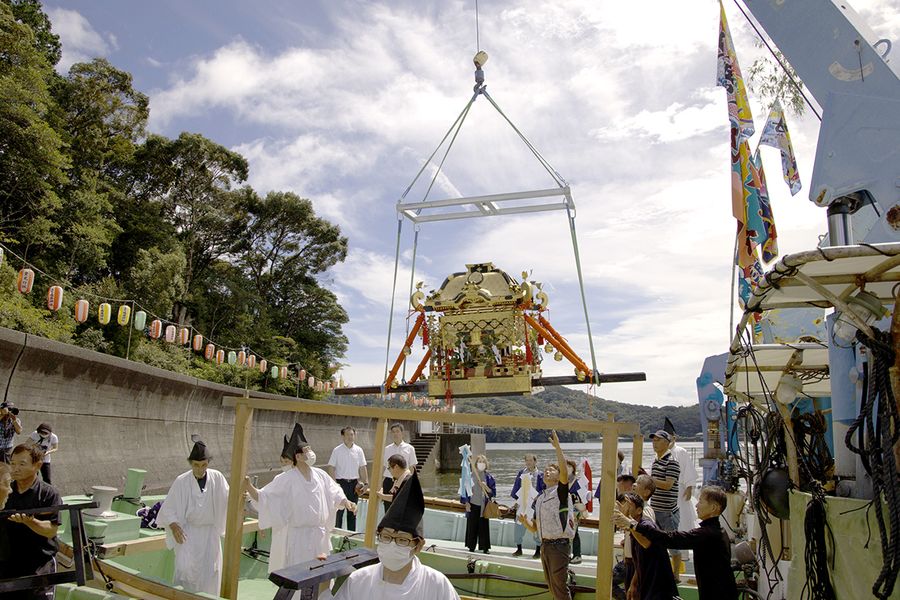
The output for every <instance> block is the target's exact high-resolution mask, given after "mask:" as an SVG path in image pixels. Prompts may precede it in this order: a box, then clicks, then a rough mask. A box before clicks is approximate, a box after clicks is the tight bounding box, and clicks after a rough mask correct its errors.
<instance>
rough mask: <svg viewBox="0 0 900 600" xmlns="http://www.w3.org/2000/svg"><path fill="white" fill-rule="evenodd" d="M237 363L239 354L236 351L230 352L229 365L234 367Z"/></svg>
mask: <svg viewBox="0 0 900 600" xmlns="http://www.w3.org/2000/svg"><path fill="white" fill-rule="evenodd" d="M236 362H237V353H236V352H235V351H234V350H229V351H228V364H229V365H233V364H234V363H236Z"/></svg>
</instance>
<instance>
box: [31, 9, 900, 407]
mask: <svg viewBox="0 0 900 600" xmlns="http://www.w3.org/2000/svg"><path fill="white" fill-rule="evenodd" d="M852 5H853V7H854V8H855V9H856V10H857V11H858V12H859V13H860V14H861V15H862V17H863V19H864V20H865V21H867V23H868V24H869V26H870V27H871V28H872V29H873V30H874V31H875V33H876V34H877V36H878V37H884V38H889V39H892V40H898V38H900V5H898V4H897V3H896V1H895V0H854V1H853V2H852ZM478 9H479V14H478V24H479V27H478V32H477V35H476V23H475V2H474V0H466V1H462V0H391V1H384V2H375V1H365V0H318V1H317V0H301V1H297V0H270V1H267V2H265V3H251V2H240V1H237V0H192V1H191V2H185V1H184V0H155V1H154V2H139V1H137V0H118V1H112V0H68V1H66V2H58V1H57V2H52V1H48V2H46V3H45V10H46V11H47V12H48V14H49V15H50V18H51V21H52V23H53V29H54V31H55V32H56V33H57V34H58V35H59V36H60V38H61V40H62V43H63V56H62V61H61V62H60V64H59V66H58V69H59V70H60V71H61V72H63V73H65V72H66V71H67V70H68V68H69V67H70V66H71V65H72V64H74V63H76V62H79V61H83V60H89V59H90V58H92V57H97V56H102V57H105V58H107V59H108V60H109V61H110V62H112V63H113V64H114V65H115V66H117V67H118V68H121V69H124V70H127V71H129V72H131V73H132V74H133V76H134V85H135V87H136V88H137V89H139V90H141V91H142V92H144V93H146V94H147V95H148V96H149V97H150V123H149V130H150V131H151V132H153V133H158V134H162V135H166V136H169V137H176V136H177V135H178V134H179V133H180V132H182V131H191V132H199V133H201V134H203V135H205V136H207V137H209V138H210V139H212V140H214V141H216V142H218V143H220V144H223V145H225V146H227V147H229V148H232V149H233V150H236V151H238V152H240V153H241V154H243V155H244V156H245V157H247V159H248V160H249V162H250V179H249V184H250V185H252V186H253V187H254V189H256V190H257V191H258V192H260V193H263V194H265V193H266V192H268V191H273V190H277V191H293V192H295V193H297V194H298V195H300V196H302V197H306V198H309V199H310V200H311V201H312V202H313V205H314V206H315V209H316V211H317V213H318V214H320V215H322V216H324V217H326V218H328V219H329V220H332V221H334V222H335V223H337V224H339V225H340V227H341V229H342V231H343V233H344V235H346V236H347V237H348V238H349V253H348V257H347V260H346V261H345V262H344V263H342V264H341V265H339V266H338V267H336V268H334V269H333V270H332V271H330V272H329V273H328V274H327V275H326V277H324V278H323V280H322V284H323V285H325V286H326V287H328V288H329V289H331V290H333V291H334V292H335V293H336V294H337V295H338V297H339V299H340V302H341V304H342V305H343V306H344V308H345V309H346V310H347V312H348V314H349V317H350V322H349V323H348V324H347V325H346V327H345V333H346V334H347V336H348V338H349V341H350V345H349V351H348V353H347V355H346V357H345V358H344V359H343V360H342V364H343V365H344V366H343V370H342V372H341V374H342V376H343V378H344V379H345V381H346V382H347V383H348V384H350V385H373V384H378V383H380V382H381V380H382V379H383V375H384V370H385V358H386V356H385V354H386V353H385V349H386V342H387V339H388V316H389V314H390V302H391V295H392V294H391V284H392V280H393V272H394V264H395V260H394V252H395V244H396V239H397V238H396V236H397V222H398V221H397V214H396V209H395V207H396V203H397V201H398V200H399V199H400V197H401V195H402V194H403V192H404V190H405V189H406V188H407V186H408V185H409V184H410V182H411V181H412V180H413V177H414V176H415V175H416V173H417V172H418V171H419V170H420V169H421V168H422V166H423V165H424V164H425V161H426V159H427V158H428V156H429V155H430V154H431V153H432V151H434V149H435V148H436V147H437V145H438V143H439V142H440V140H441V139H442V137H443V136H444V134H445V133H446V132H447V130H448V129H449V127H450V125H451V124H452V123H453V122H454V120H455V119H456V118H457V116H458V115H459V114H460V111H462V109H463V107H464V106H465V105H466V103H467V102H468V101H469V99H470V97H471V95H472V86H473V85H474V80H473V65H472V57H473V56H474V54H475V52H476V50H477V47H476V42H478V43H480V48H481V49H482V50H485V51H486V52H487V53H488V54H489V56H490V58H489V60H488V62H487V64H486V65H485V75H486V83H487V87H488V92H489V93H490V95H491V97H492V98H494V100H495V101H496V102H497V103H498V104H499V106H500V107H501V108H502V109H503V112H504V113H505V114H506V115H507V116H508V117H509V118H510V120H511V121H512V122H513V123H514V124H515V125H516V126H517V127H518V128H519V129H520V130H521V131H522V133H523V134H524V135H525V136H526V137H527V138H528V139H529V140H530V141H531V143H532V144H533V145H534V146H535V147H536V148H537V149H538V150H539V151H540V153H541V154H542V155H543V156H544V158H545V159H546V160H547V161H548V162H549V163H550V164H551V165H552V166H553V167H554V168H555V169H556V171H557V172H559V173H560V174H561V175H562V176H563V177H564V178H565V179H566V181H568V183H569V184H570V186H571V189H572V195H573V199H574V201H575V204H576V207H577V213H576V214H577V216H576V219H575V222H576V228H577V236H578V245H579V251H580V256H581V260H582V268H583V273H584V280H585V295H586V299H587V305H588V309H589V314H590V324H591V329H592V333H593V341H594V347H595V349H596V360H597V367H598V369H599V370H600V371H601V372H605V373H617V372H632V371H642V372H645V373H646V374H647V381H646V382H641V383H618V384H606V385H603V386H601V387H600V388H599V389H598V390H597V393H598V394H599V395H600V396H603V397H604V398H608V399H611V400H617V401H621V402H629V403H634V404H644V405H653V406H662V405H673V404H674V405H689V404H694V403H696V401H697V400H696V387H695V379H696V377H697V376H698V375H699V371H700V367H701V365H702V363H703V359H704V358H705V357H706V356H708V355H712V354H719V353H722V352H725V351H727V348H728V343H729V341H730V337H731V336H730V331H729V319H730V314H729V311H730V309H729V306H730V299H731V296H732V294H731V258H732V252H733V245H734V231H735V222H734V219H733V217H732V216H731V210H730V206H731V205H730V187H729V186H730V179H729V177H730V170H729V150H728V143H729V137H728V136H729V133H728V121H727V110H726V103H725V91H724V89H722V88H718V87H715V74H716V45H717V35H718V21H719V6H718V3H717V2H714V1H713V0H702V1H700V0H695V1H692V2H659V1H655V0H650V1H647V2H621V1H618V0H557V1H554V2H547V1H545V0H480V2H479V3H478ZM725 10H726V12H727V14H728V19H729V23H730V26H731V31H732V36H733V37H734V43H735V46H736V49H737V53H738V58H739V61H740V64H741V65H742V67H743V69H744V71H745V72H746V71H747V70H748V69H749V67H750V65H751V64H752V63H753V61H754V60H755V59H756V58H758V57H760V56H762V53H763V52H764V51H765V50H764V49H761V48H760V47H758V45H757V44H755V40H756V36H755V33H754V32H753V30H752V29H751V27H750V26H749V24H748V23H747V21H746V20H745V19H744V17H743V16H742V15H741V14H740V12H738V10H737V9H736V7H735V5H734V4H733V3H732V2H727V3H726V6H725ZM751 105H752V108H753V113H754V118H755V123H756V129H757V136H756V137H755V138H754V139H753V143H754V144H755V141H756V139H758V136H759V132H760V131H761V130H762V127H763V124H764V123H765V119H766V116H767V107H766V106H764V105H763V101H762V100H761V99H760V98H759V97H758V96H756V95H755V94H753V93H752V92H751ZM788 127H789V129H790V132H791V136H792V140H793V143H794V148H795V152H796V155H797V162H798V167H799V171H800V176H801V180H802V182H803V190H801V192H800V193H799V194H797V195H796V196H793V197H791V195H790V192H789V190H788V187H787V185H786V184H785V183H784V182H783V181H782V179H781V174H780V171H781V162H780V155H779V153H778V151H777V150H775V149H774V148H767V147H763V148H762V150H761V152H762V157H763V163H764V166H765V169H766V171H767V178H768V183H769V191H770V195H771V198H772V204H773V210H774V213H775V219H776V224H777V228H778V234H779V238H778V244H779V249H780V251H781V254H782V255H784V254H790V253H793V252H799V251H803V250H808V249H810V248H813V247H814V246H815V245H816V244H817V243H818V239H819V236H820V235H821V234H823V233H824V232H825V228H826V223H825V212H824V210H823V209H819V208H817V207H815V206H814V205H813V204H812V203H811V202H810V201H809V199H808V193H809V192H808V184H809V180H810V175H811V173H812V166H813V160H814V155H815V144H816V138H817V135H818V120H817V119H816V118H815V117H814V116H813V115H812V114H811V112H810V111H807V113H806V115H804V116H801V117H796V116H788ZM433 173H434V168H433V166H429V167H427V168H426V174H427V175H428V177H426V179H427V180H429V181H430V176H431V175H433ZM426 184H427V181H425V183H423V182H422V181H420V182H419V183H418V184H417V185H416V186H414V187H413V188H412V190H411V191H410V193H409V194H408V195H407V197H406V199H407V201H421V200H423V199H425V193H426V188H427V185H426ZM553 185H554V183H553V180H552V179H551V178H550V177H549V176H548V175H547V174H546V172H544V171H543V169H542V168H541V166H540V165H539V164H538V162H537V161H536V160H535V158H534V157H533V156H531V155H530V154H529V152H528V150H527V148H526V147H525V145H524V144H523V143H522V142H521V141H520V140H519V139H518V138H517V137H516V136H515V134H514V133H513V132H512V130H511V129H510V127H509V126H508V125H507V124H506V123H505V122H504V121H503V119H502V117H501V116H500V115H499V114H498V113H497V112H496V111H495V110H494V109H493V107H491V106H490V105H489V104H488V103H487V102H486V101H485V99H484V98H479V99H478V100H476V102H475V103H474V105H473V107H472V109H471V110H470V112H469V114H468V116H467V118H466V121H465V123H464V125H463V127H462V128H461V130H460V134H459V136H458V138H457V139H456V141H455V142H454V144H453V147H452V149H451V151H450V153H449V154H448V157H447V160H446V162H445V163H444V167H443V170H442V172H441V175H440V176H439V177H438V178H437V179H436V182H435V186H434V188H433V189H432V191H431V193H430V195H429V196H428V199H432V200H436V199H443V198H454V197H461V196H474V195H479V194H489V193H506V192H516V191H528V190H534V189H543V188H548V187H552V186H553ZM412 248H413V227H412V224H411V223H409V222H408V221H405V222H404V223H403V226H402V233H401V241H400V254H401V259H400V263H399V275H398V284H397V293H396V298H397V300H396V302H397V306H396V310H395V320H394V326H393V342H392V350H391V357H390V358H391V361H393V359H394V357H395V356H396V352H397V351H398V350H399V348H400V345H401V343H402V341H401V340H402V337H403V336H404V319H405V317H406V306H407V300H408V291H409V290H408V288H409V283H410V269H411V267H412V260H411V259H412ZM417 248H418V252H417V257H416V265H415V267H416V272H415V280H416V281H420V280H421V281H424V282H425V284H426V288H425V289H426V290H428V289H434V288H436V287H438V286H439V285H440V284H441V282H442V281H443V280H444V278H445V277H446V276H447V275H449V274H450V273H454V272H459V271H463V270H465V265H466V264H469V263H480V262H493V263H494V264H495V265H496V266H497V267H499V268H501V269H503V270H505V271H507V272H508V273H510V274H511V275H512V276H513V277H515V278H516V279H519V274H520V273H521V272H522V271H523V270H524V271H529V272H530V278H531V279H534V280H538V281H541V282H543V284H544V289H545V291H547V292H548V294H549V297H550V311H549V313H548V315H547V316H548V318H549V320H550V321H551V322H552V323H553V325H554V326H555V328H556V329H557V330H558V331H560V332H561V333H562V334H563V335H564V336H565V337H566V338H567V340H568V341H569V343H570V345H571V346H572V347H573V348H574V349H575V350H576V351H577V352H578V353H579V354H580V355H581V356H582V357H583V358H585V359H586V360H587V361H590V355H589V350H588V338H587V333H586V327H585V318H584V313H583V312H582V308H581V296H580V294H579V288H578V279H577V272H576V269H575V261H574V254H573V247H572V239H571V237H570V234H569V228H568V222H567V219H566V216H565V213H563V212H544V213H537V214H531V215H522V216H516V217H491V218H484V219H466V220H462V221H456V222H450V223H427V224H423V225H422V226H421V228H420V230H419V239H418V246H417ZM738 318H739V316H738V315H736V316H735V320H737V319H738ZM421 352H422V351H421V348H417V349H416V351H415V352H414V353H413V360H415V359H416V357H418V356H421ZM416 362H417V361H416ZM413 368H414V366H411V367H410V370H412V369H413ZM543 368H544V373H545V374H548V375H565V374H572V368H571V367H570V366H569V365H568V363H566V362H555V361H553V360H545V361H544V363H543Z"/></svg>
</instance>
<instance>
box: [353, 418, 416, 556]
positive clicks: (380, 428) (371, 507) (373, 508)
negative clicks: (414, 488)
mask: <svg viewBox="0 0 900 600" xmlns="http://www.w3.org/2000/svg"><path fill="white" fill-rule="evenodd" d="M385 442H387V419H378V423H377V424H376V425H375V450H374V454H375V455H374V456H373V457H372V473H371V474H370V475H369V499H368V501H367V502H366V537H365V539H364V541H363V544H364V545H365V546H366V547H367V548H374V547H375V526H376V525H377V524H378V505H379V504H380V503H381V498H379V497H378V494H376V493H375V492H376V491H378V490H379V489H381V482H382V480H383V479H384V447H385V446H387V444H386V443H385ZM413 468H415V467H413ZM376 474H377V475H376ZM373 476H374V477H373Z"/></svg>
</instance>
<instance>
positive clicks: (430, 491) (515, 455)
mask: <svg viewBox="0 0 900 600" xmlns="http://www.w3.org/2000/svg"><path fill="white" fill-rule="evenodd" d="M679 445H681V446H683V447H684V448H686V449H687V450H688V452H691V453H692V455H693V458H694V463H695V465H696V466H697V470H698V472H702V471H700V466H699V461H700V458H701V457H702V456H703V443H702V442H679ZM562 448H563V452H565V455H566V458H567V459H569V460H574V461H575V462H577V463H580V462H581V460H582V459H583V458H586V459H587V460H588V462H589V463H590V465H591V470H592V471H593V473H594V475H595V479H594V487H595V488H596V485H597V482H598V481H599V477H600V466H601V460H600V444H599V443H585V444H562ZM619 449H620V450H622V452H624V453H625V462H627V463H628V465H629V467H630V466H631V464H632V460H631V443H630V442H625V441H622V442H620V443H619ZM526 453H532V454H535V455H537V459H538V469H543V468H544V465H546V464H547V463H548V462H554V461H555V460H556V451H555V450H553V447H552V446H551V445H550V444H549V443H548V444H534V443H530V444H488V445H487V457H488V461H489V462H490V466H489V468H488V470H489V471H490V472H491V474H492V475H493V476H494V479H496V480H497V501H498V502H500V503H501V504H506V505H509V504H512V502H513V500H512V498H510V496H509V493H510V491H511V490H512V486H513V482H514V481H515V477H516V473H518V472H519V469H521V468H523V467H524V466H525V460H524V455H525V454H526ZM654 458H656V456H655V454H654V453H653V448H652V446H651V445H650V442H649V440H646V441H644V446H643V459H642V464H643V466H644V468H647V469H649V467H650V465H651V464H653V460H654ZM422 487H423V488H424V491H425V495H426V496H437V497H440V498H454V497H458V496H457V491H458V490H459V473H458V472H456V473H441V474H435V475H432V476H425V477H422ZM597 511H598V506H597V504H596V503H595V504H594V513H597Z"/></svg>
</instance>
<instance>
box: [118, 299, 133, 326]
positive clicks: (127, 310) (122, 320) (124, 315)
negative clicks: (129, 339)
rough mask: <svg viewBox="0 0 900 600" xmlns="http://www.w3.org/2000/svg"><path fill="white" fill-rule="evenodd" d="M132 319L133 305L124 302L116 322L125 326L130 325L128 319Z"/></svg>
mask: <svg viewBox="0 0 900 600" xmlns="http://www.w3.org/2000/svg"><path fill="white" fill-rule="evenodd" d="M130 320H131V307H130V306H128V305H127V304H123V305H122V306H120V307H119V314H117V315H116V323H118V324H119V325H121V326H122V327H125V326H126V325H128V321H130Z"/></svg>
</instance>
